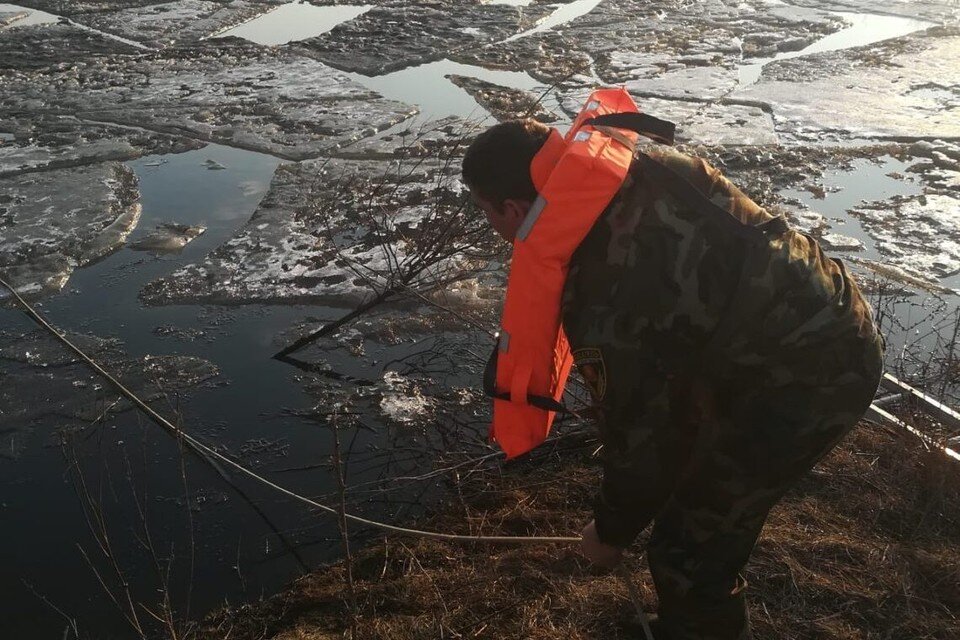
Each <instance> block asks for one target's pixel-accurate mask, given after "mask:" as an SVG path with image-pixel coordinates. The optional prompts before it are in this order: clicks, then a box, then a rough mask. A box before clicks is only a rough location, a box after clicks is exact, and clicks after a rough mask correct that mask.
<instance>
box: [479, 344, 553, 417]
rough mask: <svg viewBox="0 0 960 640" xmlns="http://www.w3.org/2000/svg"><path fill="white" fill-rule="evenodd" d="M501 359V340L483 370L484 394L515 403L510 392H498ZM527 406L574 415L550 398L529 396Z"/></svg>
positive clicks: (494, 346)
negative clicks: (498, 363) (498, 364)
mask: <svg viewBox="0 0 960 640" xmlns="http://www.w3.org/2000/svg"><path fill="white" fill-rule="evenodd" d="M499 358H500V338H499V337H498V338H497V343H496V344H495V345H493V352H492V353H491V354H490V358H489V359H488V360H487V366H486V367H485V368H484V370H483V392H484V393H485V394H486V395H488V396H490V397H491V398H494V399H495V400H505V401H507V402H512V401H513V396H512V395H511V394H510V392H508V391H497V361H498V360H499ZM527 404H529V405H531V406H533V407H536V408H538V409H543V410H544V411H555V412H557V413H572V412H571V411H570V410H569V409H567V408H566V407H565V406H564V405H563V403H561V402H558V401H557V400H554V399H553V398H552V397H550V396H538V395H536V394H532V393H528V394H527Z"/></svg>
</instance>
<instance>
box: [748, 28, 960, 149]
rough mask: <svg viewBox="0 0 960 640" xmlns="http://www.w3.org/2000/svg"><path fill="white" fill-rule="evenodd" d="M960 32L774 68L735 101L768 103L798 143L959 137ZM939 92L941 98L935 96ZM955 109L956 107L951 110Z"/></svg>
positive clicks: (933, 32) (938, 32)
mask: <svg viewBox="0 0 960 640" xmlns="http://www.w3.org/2000/svg"><path fill="white" fill-rule="evenodd" d="M957 59H960V30H958V29H957V28H934V29H930V30H928V31H926V32H923V33H920V34H915V35H912V36H907V37H903V38H898V39H895V40H889V41H886V42H882V43H879V44H876V45H871V46H866V47H861V48H857V49H851V50H847V51H842V52H831V53H827V54H818V55H815V56H810V57H805V58H796V59H793V60H788V61H784V62H777V63H774V64H771V65H769V66H768V67H766V68H765V70H764V75H763V76H762V77H761V78H760V81H759V82H758V83H757V84H755V85H752V86H750V87H746V88H744V89H741V90H738V91H736V92H734V94H733V95H732V97H733V99H736V100H750V101H759V102H763V103H766V104H768V105H770V106H771V108H772V109H773V111H774V113H775V114H776V121H777V129H778V131H780V132H782V133H787V134H790V135H792V136H794V137H796V138H799V139H816V138H818V137H820V136H822V134H823V133H824V132H825V131H842V132H845V133H846V135H847V136H853V137H866V138H868V137H908V138H910V137H913V138H915V137H921V136H923V137H928V136H929V137H945V138H950V137H957V136H960V110H958V109H956V108H952V105H953V102H954V101H955V95H956V94H957V93H960V75H958V74H956V73H954V74H952V76H951V74H949V73H946V74H945V70H946V69H948V68H950V66H949V65H951V64H952V63H951V62H948V61H953V60H957ZM930 89H936V90H930ZM953 106H955V105H953Z"/></svg>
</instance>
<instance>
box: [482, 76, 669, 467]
mask: <svg viewBox="0 0 960 640" xmlns="http://www.w3.org/2000/svg"><path fill="white" fill-rule="evenodd" d="M638 132H639V133H643V134H644V135H648V136H650V137H653V138H655V139H660V140H664V141H667V142H672V139H673V125H672V124H670V123H667V122H664V121H662V120H657V119H656V118H652V117H650V116H645V115H642V114H640V113H639V110H638V109H637V105H636V104H635V103H634V101H633V99H632V98H631V97H630V94H628V93H627V92H626V90H624V89H601V90H598V91H595V92H593V93H592V94H591V95H590V97H589V98H588V99H587V102H586V104H585V105H584V107H583V109H582V110H581V111H580V114H579V115H578V116H577V118H576V120H575V121H574V123H573V125H572V126H571V127H570V130H569V131H568V132H567V134H566V135H565V136H563V135H561V134H560V133H559V132H558V131H557V130H556V129H554V130H553V131H551V133H550V136H549V137H548V138H547V140H546V142H545V143H544V145H543V147H542V148H541V149H540V151H539V152H538V153H537V155H536V156H534V158H533V161H532V162H531V163H530V177H531V178H532V180H533V184H534V186H535V187H536V189H537V194H538V197H537V199H536V200H535V201H534V203H533V204H532V205H531V207H530V211H529V212H528V213H527V216H526V218H525V219H524V221H523V223H522V225H521V226H520V229H519V231H518V232H517V236H516V238H515V239H514V242H513V259H512V264H511V268H510V276H509V280H508V282H507V294H506V301H505V302H504V307H503V316H502V320H501V330H500V334H499V337H498V341H497V345H496V347H495V348H494V353H493V356H491V359H490V363H489V364H488V366H487V372H486V374H485V386H486V388H487V392H488V393H489V394H490V395H492V396H493V398H494V401H493V424H492V425H491V436H492V437H493V439H494V440H496V441H497V443H498V444H499V445H500V447H501V448H502V449H503V450H504V452H505V453H506V454H507V457H508V458H513V457H515V456H518V455H520V454H523V453H526V452H527V451H529V450H531V449H533V448H534V447H536V446H537V445H539V444H540V443H541V442H543V441H544V440H545V439H546V437H547V434H548V433H549V432H550V426H551V424H552V423H553V419H554V417H555V416H556V413H557V412H558V411H564V410H565V409H564V408H563V405H562V404H561V403H560V399H561V397H562V396H563V389H564V386H565V384H566V381H567V376H568V375H569V373H570V367H571V365H572V364H573V357H572V355H571V352H570V345H569V343H568V342H567V338H566V335H564V332H563V327H562V326H561V322H560V298H561V294H562V291H563V286H564V282H565V281H566V278H567V270H568V268H569V264H570V258H571V256H572V255H573V252H574V251H575V250H576V248H577V246H579V244H580V243H581V241H583V239H584V238H585V237H586V235H587V233H588V232H589V231H590V228H591V227H592V226H593V224H594V223H595V222H596V220H597V218H599V216H600V214H601V213H602V212H603V211H604V209H606V208H607V206H608V205H609V204H610V201H611V200H612V199H613V197H614V195H616V193H617V191H618V190H619V189H620V186H621V185H622V184H623V181H624V179H625V178H626V175H627V171H628V170H629V168H630V165H631V162H632V160H633V151H634V145H635V143H636V140H637V133H638Z"/></svg>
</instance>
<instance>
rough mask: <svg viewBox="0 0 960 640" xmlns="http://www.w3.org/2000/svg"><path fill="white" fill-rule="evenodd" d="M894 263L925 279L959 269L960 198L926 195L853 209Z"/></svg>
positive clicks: (880, 248) (883, 251)
mask: <svg viewBox="0 0 960 640" xmlns="http://www.w3.org/2000/svg"><path fill="white" fill-rule="evenodd" d="M853 214H854V215H855V216H857V218H858V219H859V220H860V221H861V223H862V224H863V227H864V229H866V230H867V232H868V233H870V235H871V236H872V237H874V238H875V239H876V241H877V247H878V249H879V250H880V252H881V253H882V254H883V255H884V257H885V258H886V259H887V260H888V261H889V262H890V263H891V264H893V265H895V266H898V267H900V268H902V269H903V270H905V271H907V272H908V273H910V274H912V275H915V276H917V277H921V278H925V279H934V280H936V279H937V278H945V277H948V276H951V275H954V274H956V273H958V272H960V197H958V196H957V194H956V193H953V194H947V193H944V194H935V193H933V194H930V193H928V194H925V195H919V196H913V197H907V198H895V199H894V200H893V201H884V202H877V203H869V204H866V205H864V206H862V207H858V208H856V209H854V210H853Z"/></svg>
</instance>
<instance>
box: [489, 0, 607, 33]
mask: <svg viewBox="0 0 960 640" xmlns="http://www.w3.org/2000/svg"><path fill="white" fill-rule="evenodd" d="M600 2H601V0H573V2H570V3H568V4H564V5H561V6H559V7H557V8H556V9H555V10H554V12H553V13H551V14H550V15H548V16H547V17H545V18H544V19H543V20H540V21H539V22H537V25H536V26H535V27H533V28H532V29H528V30H526V31H522V32H520V33H518V34H515V35H512V36H510V37H509V38H507V39H506V40H504V42H512V41H513V40H517V39H519V38H526V37H527V36H532V35H533V34H535V33H543V32H544V31H549V30H550V29H555V28H556V27H559V26H562V25H564V24H566V23H568V22H570V21H572V20H576V19H577V18H579V17H580V16H584V15H586V14H588V13H590V12H591V11H593V10H594V9H595V8H596V6H597V5H598V4H600Z"/></svg>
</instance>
